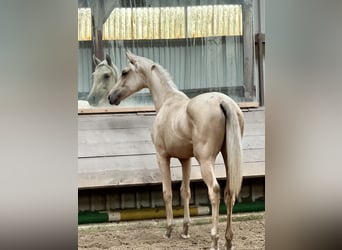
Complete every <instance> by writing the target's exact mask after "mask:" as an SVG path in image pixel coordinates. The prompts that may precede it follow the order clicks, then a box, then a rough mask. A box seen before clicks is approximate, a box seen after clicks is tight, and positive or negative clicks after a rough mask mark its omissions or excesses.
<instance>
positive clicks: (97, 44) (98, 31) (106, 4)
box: [90, 0, 118, 60]
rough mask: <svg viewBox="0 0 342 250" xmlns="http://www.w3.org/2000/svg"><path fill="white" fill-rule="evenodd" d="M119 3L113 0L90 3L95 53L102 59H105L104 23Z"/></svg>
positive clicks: (99, 0)
mask: <svg viewBox="0 0 342 250" xmlns="http://www.w3.org/2000/svg"><path fill="white" fill-rule="evenodd" d="M117 4H118V3H117V2H116V1H112V0H97V1H93V2H91V4H90V8H91V21H92V40H93V54H95V56H96V57H97V58H99V59H100V60H103V59H104V53H103V41H102V36H103V24H104V23H105V22H106V20H107V18H108V17H109V15H110V14H111V13H112V10H113V8H114V7H115V6H116V5H117Z"/></svg>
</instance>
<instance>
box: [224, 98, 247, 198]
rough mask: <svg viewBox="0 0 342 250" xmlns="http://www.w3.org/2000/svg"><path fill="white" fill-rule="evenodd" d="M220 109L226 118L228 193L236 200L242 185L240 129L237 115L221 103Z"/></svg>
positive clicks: (233, 110) (228, 106)
mask: <svg viewBox="0 0 342 250" xmlns="http://www.w3.org/2000/svg"><path fill="white" fill-rule="evenodd" d="M221 108H222V110H223V112H224V113H225V116H226V150H227V158H228V159H227V164H228V166H226V167H227V168H228V171H227V173H228V176H227V178H229V192H230V195H234V196H235V197H236V198H237V197H238V195H239V192H240V189H241V183H242V171H241V161H242V143H241V137H242V133H241V128H240V124H239V118H238V115H237V113H236V111H235V109H233V108H232V107H231V106H230V105H229V104H228V103H226V102H221Z"/></svg>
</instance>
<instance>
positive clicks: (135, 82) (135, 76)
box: [108, 50, 153, 105]
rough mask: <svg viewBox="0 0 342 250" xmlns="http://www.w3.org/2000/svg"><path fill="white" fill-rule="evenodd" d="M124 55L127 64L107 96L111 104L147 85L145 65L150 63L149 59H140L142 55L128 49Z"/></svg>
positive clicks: (117, 102)
mask: <svg viewBox="0 0 342 250" xmlns="http://www.w3.org/2000/svg"><path fill="white" fill-rule="evenodd" d="M126 55H127V59H128V65H127V67H126V68H124V69H123V70H122V73H121V76H120V77H119V80H118V81H117V83H116V84H115V85H114V87H113V88H112V90H111V91H110V93H109V96H108V100H109V103H110V104H112V105H113V104H115V105H119V104H120V102H121V101H122V100H124V99H125V98H127V97H128V96H130V95H132V94H133V93H135V92H137V91H139V90H141V89H143V88H146V87H147V85H146V66H147V65H151V64H150V63H148V61H149V60H147V59H146V60H141V59H142V57H139V56H136V55H134V54H133V53H132V52H130V51H129V50H127V51H126ZM151 62H152V61H151ZM152 63H153V62H152Z"/></svg>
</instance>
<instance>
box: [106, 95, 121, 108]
mask: <svg viewBox="0 0 342 250" xmlns="http://www.w3.org/2000/svg"><path fill="white" fill-rule="evenodd" d="M108 101H109V104H110V105H119V104H120V102H121V99H120V95H118V94H116V93H115V92H114V93H113V94H111V95H109V96H108Z"/></svg>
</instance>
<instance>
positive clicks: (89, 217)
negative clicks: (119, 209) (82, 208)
mask: <svg viewBox="0 0 342 250" xmlns="http://www.w3.org/2000/svg"><path fill="white" fill-rule="evenodd" d="M108 221H109V220H108V213H103V212H102V213H101V212H89V211H86V212H78V224H79V225H80V224H87V223H102V222H108Z"/></svg>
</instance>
